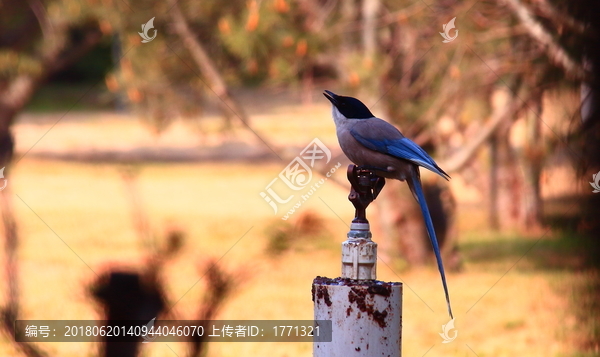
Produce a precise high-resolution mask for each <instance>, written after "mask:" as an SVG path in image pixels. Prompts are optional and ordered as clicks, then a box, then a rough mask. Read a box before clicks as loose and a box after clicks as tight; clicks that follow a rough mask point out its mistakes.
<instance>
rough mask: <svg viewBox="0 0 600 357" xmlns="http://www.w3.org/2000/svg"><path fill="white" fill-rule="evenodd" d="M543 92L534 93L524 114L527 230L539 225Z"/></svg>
mask: <svg viewBox="0 0 600 357" xmlns="http://www.w3.org/2000/svg"><path fill="white" fill-rule="evenodd" d="M542 98H543V94H542V93H539V94H538V95H536V96H535V97H534V98H533V99H532V100H531V102H530V103H529V107H530V108H531V109H532V110H533V112H531V111H528V112H527V116H526V126H527V136H526V141H525V148H524V152H523V153H522V157H521V161H522V165H523V171H524V174H525V180H524V190H523V197H522V212H523V214H522V222H521V224H522V226H523V227H524V228H526V229H528V230H534V229H536V228H539V227H540V224H541V218H542V199H541V193H540V175H541V173H542V165H543V158H544V148H543V143H542V135H541V114H542Z"/></svg>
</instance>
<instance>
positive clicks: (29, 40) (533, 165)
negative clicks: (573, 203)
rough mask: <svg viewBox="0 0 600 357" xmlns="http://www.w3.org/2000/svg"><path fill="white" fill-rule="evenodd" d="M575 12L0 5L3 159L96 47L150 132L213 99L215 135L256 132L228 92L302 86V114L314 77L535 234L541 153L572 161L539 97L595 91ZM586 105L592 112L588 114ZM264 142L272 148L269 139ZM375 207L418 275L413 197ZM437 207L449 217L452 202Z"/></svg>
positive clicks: (313, 3)
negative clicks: (394, 128)
mask: <svg viewBox="0 0 600 357" xmlns="http://www.w3.org/2000/svg"><path fill="white" fill-rule="evenodd" d="M8 4H10V6H8ZM582 4H583V5H580V6H577V5H573V4H570V3H567V2H558V1H549V0H539V1H535V2H530V1H523V0H507V1H506V2H500V1H491V2H489V1H479V2H459V1H455V0H440V1H436V2H434V3H432V4H430V5H428V4H427V3H425V2H422V1H421V2H412V1H408V0H402V1H396V0H352V1H337V0H294V1H292V0H233V1H230V2H228V3H227V6H223V4H222V3H220V2H215V1H201V2H198V1H192V0H180V1H175V0H172V1H169V2H162V1H156V0H140V1H136V2H134V3H131V4H127V3H126V2H123V1H112V0H107V1H97V0H87V1H83V2H82V1H75V0H72V1H71V0H56V1H47V2H41V1H35V0H34V1H32V2H28V3H22V2H18V1H14V0H12V1H6V2H4V3H3V5H2V6H3V9H7V11H4V12H1V13H0V16H1V17H2V19H3V21H2V22H1V24H0V30H1V31H0V34H1V36H0V45H1V46H2V47H1V49H0V69H1V71H0V139H2V140H1V141H0V142H1V143H2V145H1V146H0V150H3V154H2V157H5V159H4V162H7V159H6V158H10V157H11V156H12V154H11V150H12V146H13V144H12V139H11V137H10V133H9V127H10V124H11V123H12V122H13V121H14V116H15V114H16V113H17V112H18V111H19V110H21V109H22V108H23V106H24V104H25V103H26V102H27V100H28V98H30V97H31V95H32V93H33V92H34V91H35V90H36V89H37V88H38V87H39V85H40V83H42V82H43V80H44V79H46V78H48V76H49V75H51V74H52V73H55V72H56V71H58V70H60V69H61V68H65V67H66V66H68V65H69V64H70V63H73V60H74V59H75V58H77V57H78V56H80V55H81V54H82V53H84V52H85V51H88V50H89V49H90V48H91V47H93V46H94V44H96V43H97V42H98V41H99V40H100V38H101V37H102V35H103V34H106V35H112V36H113V37H112V38H114V39H118V42H117V41H115V43H116V44H117V45H119V46H120V47H121V51H117V52H120V54H121V55H120V56H118V58H116V59H115V68H114V70H113V71H111V73H110V74H109V75H108V76H107V77H106V85H107V87H108V89H109V90H111V91H113V92H115V93H123V94H124V95H125V96H126V98H127V100H128V102H129V104H130V105H131V107H132V108H135V109H136V110H137V111H139V112H140V113H141V114H142V117H143V118H146V119H147V120H148V121H149V122H150V123H151V124H152V127H153V128H155V129H156V130H157V131H160V130H162V129H164V128H165V127H166V126H167V125H168V124H169V123H170V121H171V120H172V119H173V118H177V117H190V116H193V117H198V115H199V114H201V113H202V109H203V106H204V105H205V104H206V102H207V101H209V100H212V101H214V103H215V104H217V105H218V108H219V109H220V111H221V112H222V113H223V116H224V118H225V121H224V123H225V124H224V128H226V129H231V128H233V127H235V126H236V125H237V126H239V127H243V128H250V129H252V130H253V131H256V130H255V129H254V128H252V126H251V125H252V123H251V121H250V117H249V115H248V114H247V113H246V112H245V110H244V108H243V107H242V106H241V105H240V104H239V103H238V101H237V100H236V99H235V97H234V96H233V95H232V94H231V91H230V90H229V87H230V86H239V85H264V84H269V85H285V86H289V87H299V88H301V89H302V91H303V92H304V93H305V96H304V98H305V99H304V101H305V102H309V100H310V90H311V88H312V87H313V83H314V80H315V79H330V80H331V79H333V80H337V81H338V82H339V83H340V85H341V86H342V87H343V88H344V89H345V91H346V92H348V93H351V94H355V95H357V96H360V97H361V98H364V99H365V98H366V99H368V100H367V103H373V104H372V105H371V106H377V105H379V104H381V105H382V106H383V107H384V108H385V111H386V112H387V115H386V119H388V120H391V121H393V122H394V123H395V124H396V125H398V126H399V127H400V128H401V130H402V131H403V133H404V134H405V135H406V136H408V137H410V138H413V139H414V140H415V141H416V142H417V143H419V144H420V145H422V146H423V147H424V148H425V149H426V150H428V151H429V152H430V153H432V154H435V156H436V157H437V158H438V161H439V163H440V166H442V167H443V168H444V169H445V170H446V171H447V172H449V173H454V172H459V171H460V172H461V173H462V174H463V175H464V176H465V177H471V178H473V180H472V181H473V182H471V183H472V184H474V185H477V186H478V188H479V189H480V190H482V191H484V192H489V197H488V198H489V205H488V210H489V212H490V215H489V216H490V223H491V225H492V226H493V227H497V228H502V229H505V228H510V229H515V228H516V229H531V228H532V227H536V226H538V225H539V224H540V217H541V199H540V185H539V182H540V174H541V171H542V168H543V167H544V160H545V157H546V156H547V155H548V151H549V149H551V148H563V149H564V150H567V149H568V148H567V147H566V144H565V140H564V138H565V135H566V132H565V131H564V130H563V129H560V124H561V123H546V122H544V121H542V113H544V110H545V109H546V108H544V105H545V101H544V98H545V95H546V93H549V92H552V91H558V90H561V89H563V88H567V89H570V90H574V89H578V88H579V86H580V85H581V84H582V83H585V84H586V85H587V87H584V90H587V92H589V93H592V94H594V95H596V96H597V93H598V86H597V84H595V83H596V82H597V79H596V80H595V81H596V82H594V79H593V78H590V77H589V73H590V71H591V70H590V69H589V68H591V67H593V63H595V62H594V60H595V59H597V57H598V56H597V52H598V50H597V49H595V48H596V47H595V46H590V45H589V44H590V43H597V36H598V35H597V30H595V29H596V28H595V27H594V25H592V23H593V21H594V19H593V18H592V17H590V15H589V12H586V11H585V10H582V9H585V8H586V6H592V7H593V4H592V2H591V1H583V2H582ZM453 17H456V22H455V24H456V27H457V28H458V30H459V31H460V36H458V37H457V38H456V39H455V40H454V41H452V42H450V43H442V40H443V38H442V37H441V36H440V35H439V32H440V30H442V25H443V24H446V23H448V22H449V21H450V20H451V19H452V18H453ZM152 18H155V22H154V24H155V26H156V29H155V30H156V31H157V33H158V36H156V38H155V39H154V40H152V41H151V42H148V43H144V44H142V43H141V39H140V37H139V35H138V32H139V31H140V25H141V24H145V23H147V22H148V20H150V19H152ZM588 29H590V30H589V31H588ZM451 31H454V30H451ZM450 35H453V34H452V33H450ZM584 64H586V65H585V66H584ZM586 68H587V69H586ZM586 88H587V89H586ZM210 98H212V99H210ZM592 104H593V103H592ZM592 104H589V103H588V105H587V106H586V108H591V109H590V110H592V109H594V108H597V105H596V106H594V105H592ZM592 112H593V110H592ZM515 122H524V123H525V127H526V130H525V139H524V140H522V141H523V142H524V143H525V144H523V145H517V144H515V142H513V140H512V139H511V138H512V137H513V135H512V134H513V133H514V128H515V126H514V123H515ZM587 123H594V121H591V120H590V121H588V122H587ZM588 125H590V126H593V125H592V124H588ZM260 137H261V138H263V139H261V140H263V141H265V142H266V143H268V144H267V145H268V146H269V147H272V148H273V150H274V151H276V152H277V153H279V151H281V150H279V149H277V148H276V147H275V146H274V145H272V144H271V143H269V139H268V135H265V133H262V134H261V135H260ZM572 156H573V157H574V158H575V159H576V160H579V161H580V159H581V158H580V157H578V155H577V154H576V153H575V154H573V153H572ZM476 158H485V159H487V163H485V161H483V162H482V160H475V159H476ZM479 177H488V180H487V182H486V181H485V180H477V179H476V178H479ZM390 187H392V186H390ZM432 187H433V186H432ZM386 191H388V192H389V191H392V190H391V189H390V188H388V190H384V194H385V193H386ZM439 192H442V190H439ZM446 196H447V197H448V199H449V200H451V195H446ZM381 197H382V198H381V202H382V205H383V206H386V207H388V210H389V212H388V213H387V214H388V217H387V218H386V217H383V221H384V222H387V223H385V224H387V225H388V227H387V228H386V229H385V231H387V232H390V233H389V237H388V238H389V239H393V240H395V241H398V240H399V241H401V242H402V243H401V244H400V245H401V246H405V247H409V246H414V245H415V244H420V245H421V247H420V248H407V249H405V250H404V253H403V254H404V255H405V256H412V257H415V258H414V259H412V258H411V259H410V261H411V263H413V264H420V263H422V262H424V261H425V260H426V255H427V250H428V249H427V248H426V247H427V245H426V243H425V242H426V240H425V236H424V234H423V233H414V234H417V235H419V236H421V237H422V238H423V239H421V240H417V242H418V243H414V242H412V243H410V244H409V242H407V241H405V240H408V239H414V234H403V235H398V234H397V233H394V232H400V229H399V225H410V224H412V225H414V227H415V229H416V227H417V225H421V223H420V222H419V220H420V217H418V215H412V214H410V212H411V211H413V210H414V209H415V207H414V206H411V202H412V201H409V202H405V204H404V205H402V204H400V202H399V200H406V199H407V196H406V195H402V194H400V195H397V194H396V192H390V195H389V196H381ZM386 200H387V202H386ZM434 201H435V200H434ZM441 204H442V206H443V207H453V205H452V204H451V202H450V201H449V202H442V201H441ZM400 207H405V209H401V208H400ZM449 214H451V213H449ZM451 215H452V216H454V214H451ZM413 216H414V217H413ZM411 217H413V218H411ZM406 227H407V226H405V228H406ZM415 229H408V230H409V231H414V232H417V230H415ZM445 231H447V232H456V229H446V230H445ZM449 234H452V233H449ZM442 240H444V241H446V242H453V241H454V240H455V239H454V238H452V237H448V239H445V238H444V239H442ZM412 249H415V251H418V252H423V253H418V254H414V251H413V252H410V251H409V250H412ZM447 251H454V250H453V249H448V250H447Z"/></svg>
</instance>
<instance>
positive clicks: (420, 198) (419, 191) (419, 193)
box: [406, 166, 454, 318]
mask: <svg viewBox="0 0 600 357" xmlns="http://www.w3.org/2000/svg"><path fill="white" fill-rule="evenodd" d="M411 171H412V173H411V177H409V178H408V179H407V180H406V182H407V183H408V187H410V190H411V191H412V193H413V195H415V198H416V199H417V202H419V206H421V213H423V219H424V220H425V226H426V227H427V233H428V234H429V240H430V241H431V245H432V246H433V252H434V253H435V259H436V260H437V265H438V270H439V271H440V275H441V277H442V284H443V285H444V292H445V293H446V303H447V304H448V313H449V314H450V318H454V316H453V315H452V307H450V296H449V295H448V285H447V284H446V274H445V273H444V264H443V263H442V256H441V254H440V247H439V246H438V241H437V238H436V236H435V230H434V229H433V222H432V221H431V215H429V208H427V202H425V195H424V194H423V188H422V187H421V177H420V174H419V168H418V167H417V166H415V167H414V169H413V170H411Z"/></svg>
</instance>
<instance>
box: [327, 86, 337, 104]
mask: <svg viewBox="0 0 600 357" xmlns="http://www.w3.org/2000/svg"><path fill="white" fill-rule="evenodd" d="M323 95H324V96H325V98H327V99H329V101H330V102H331V104H333V105H335V106H337V103H338V101H337V97H338V95H337V94H335V93H333V92H331V91H328V90H326V91H325V93H323Z"/></svg>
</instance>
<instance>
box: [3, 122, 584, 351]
mask: <svg viewBox="0 0 600 357" xmlns="http://www.w3.org/2000/svg"><path fill="white" fill-rule="evenodd" d="M328 124H329V123H328ZM328 124H327V125H328ZM71 125H76V124H71ZM113 129H115V132H118V131H119V130H118V129H116V128H113ZM315 130H316V129H315ZM54 135H56V136H57V137H60V135H62V134H61V132H60V130H58V128H57V129H56V133H54ZM65 135H66V134H65ZM304 135H305V136H306V138H310V137H314V133H313V132H310V130H309V132H308V133H305V134H304ZM328 135H329V134H328ZM32 137H33V135H32ZM329 137H330V136H329ZM307 142H308V141H307ZM286 164H287V163H284V162H282V163H277V162H274V163H269V164H259V165H252V164H249V163H201V164H168V163H164V164H157V163H153V164H142V165H138V166H137V169H138V170H139V179H138V189H139V192H140V196H141V198H142V201H143V207H144V209H145V210H146V213H147V215H148V217H149V218H150V221H151V226H152V229H153V231H154V232H155V233H156V234H157V235H159V236H160V235H162V234H163V233H164V232H165V230H166V229H167V228H168V227H172V226H177V227H180V228H181V229H183V230H184V231H185V232H186V240H185V246H184V249H183V250H182V251H181V253H180V254H179V255H178V257H177V258H176V259H175V260H174V261H172V262H171V263H169V264H168V266H167V269H166V271H165V278H166V282H167V284H168V294H169V303H170V304H175V302H177V304H176V305H175V308H174V311H175V313H176V315H177V317H178V318H181V319H188V318H193V317H194V313H195V311H196V307H197V302H198V301H199V299H200V297H201V296H202V292H203V289H204V284H203V280H201V279H200V278H201V277H202V275H203V274H204V271H205V266H204V262H205V261H206V260H207V259H208V258H211V257H213V258H216V259H221V260H220V262H221V263H222V264H223V265H224V266H225V267H227V268H228V269H231V270H235V269H240V268H242V269H244V270H245V272H246V275H247V276H248V279H247V281H246V282H245V283H244V284H242V285H241V286H240V287H239V289H238V290H237V291H236V293H235V295H234V296H233V297H232V298H231V300H229V301H228V303H227V304H226V306H225V308H224V310H223V311H222V313H221V314H220V318H222V319H249V320H250V319H255V320H260V319H278V320H284V319H311V318H312V301H311V283H312V279H313V278H314V277H315V276H317V275H322V276H329V277H336V276H338V275H339V269H340V267H339V265H340V264H339V252H338V248H337V247H338V246H339V243H341V242H342V241H343V240H344V239H345V234H346V232H347V230H348V228H347V226H346V224H347V223H348V222H350V220H351V218H352V215H353V210H352V206H351V205H350V203H349V202H348V201H347V199H346V196H347V191H346V190H345V189H343V188H342V187H340V186H338V185H337V184H335V183H333V182H327V183H326V184H325V185H324V186H323V187H321V188H320V189H319V190H318V192H317V193H316V194H315V195H313V197H311V199H310V200H309V201H307V202H306V203H305V204H304V205H303V206H302V207H301V209H300V212H299V213H297V214H301V213H302V212H307V211H309V210H312V211H313V212H316V213H317V214H318V215H320V216H322V217H323V218H324V219H325V220H326V227H327V234H326V235H325V236H326V237H329V238H323V239H329V240H330V241H329V243H328V244H322V245H315V244H314V243H307V246H306V247H299V246H297V245H296V246H295V248H294V249H292V250H291V251H289V252H287V253H285V254H284V255H283V256H281V257H279V258H277V259H270V258H269V257H268V256H267V255H266V254H265V247H266V245H267V242H268V237H267V234H266V233H265V232H266V227H267V226H269V225H270V224H272V223H273V222H275V221H277V220H278V219H280V217H281V216H282V215H281V214H278V215H274V214H273V211H272V210H271V208H270V207H269V205H267V204H266V203H265V202H264V201H263V199H262V198H261V197H260V195H259V192H261V191H263V190H264V188H265V186H266V185H267V184H268V183H269V182H270V181H271V180H272V179H273V178H274V177H275V176H276V175H277V174H278V173H279V171H280V170H281V169H282V168H283V167H284V166H285V165H286ZM121 168H122V165H119V164H108V163H99V164H89V163H76V162H60V161H43V160H38V159H34V158H28V157H26V158H24V159H23V160H22V161H20V162H19V163H18V164H17V165H16V166H15V167H14V169H13V172H12V173H11V176H10V178H9V180H10V181H9V186H10V189H11V191H12V194H13V196H12V197H13V204H14V208H15V214H16V217H17V221H18V227H19V234H20V237H21V246H20V247H19V263H20V284H21V301H22V316H21V318H23V319H95V318H98V317H99V315H98V310H97V306H95V305H94V304H93V302H92V300H91V298H90V297H89V296H88V295H87V286H88V285H89V284H90V282H91V281H92V280H93V279H94V278H95V276H96V275H95V274H100V273H101V272H103V271H104V270H105V269H107V268H108V267H114V266H121V267H128V268H138V267H141V266H142V265H143V264H144V262H145V257H146V256H147V251H146V250H144V248H143V247H142V246H141V244H140V242H139V239H138V237H137V235H136V231H135V229H134V227H133V223H132V219H131V211H130V208H131V207H130V201H129V200H128V196H127V191H126V188H125V185H124V182H123V180H122V178H121V174H120V169H121ZM335 175H336V176H337V178H338V179H340V180H341V181H344V180H345V170H339V171H338V172H336V174H335ZM459 214H460V225H461V232H462V234H461V238H460V245H461V250H462V256H463V259H464V269H463V270H462V271H461V272H459V273H456V272H451V273H449V276H448V281H449V287H450V293H451V298H452V303H453V308H454V311H455V315H456V327H457V330H458V338H457V339H456V340H455V341H454V342H452V343H449V344H442V339H441V337H440V336H439V335H438V333H439V332H441V331H442V330H441V325H442V324H445V323H447V322H448V317H447V313H446V309H445V301H444V298H443V290H442V287H441V284H440V281H439V276H438V273H437V271H436V270H434V268H424V269H413V270H409V271H400V270H396V271H392V270H390V268H389V267H388V266H387V265H385V264H382V263H381V262H380V264H379V268H378V274H379V278H380V279H381V280H386V281H402V282H404V283H405V285H404V300H403V309H404V311H403V342H402V344H403V355H404V356H423V355H424V354H426V355H427V356H476V355H477V356H479V357H484V356H571V355H576V353H577V347H576V344H575V342H576V341H577V335H578V334H579V333H581V330H580V328H581V326H577V320H576V318H575V312H574V310H573V304H574V301H576V300H573V299H574V297H573V294H574V290H573V289H574V287H575V286H576V284H580V285H585V282H586V279H587V277H586V275H585V274H586V273H584V272H581V270H580V269H572V268H569V267H572V266H573V264H571V263H572V262H570V261H566V262H562V261H561V260H559V261H558V262H557V263H556V264H555V266H552V268H545V267H547V266H545V265H544V264H541V263H540V262H543V261H545V260H546V259H553V258H554V257H555V256H559V255H560V254H559V253H560V252H561V251H562V250H563V249H564V247H563V246H561V245H560V244H558V243H556V244H554V243H553V242H562V241H560V240H559V239H560V238H561V236H560V235H558V234H557V233H555V232H552V231H550V232H548V234H546V235H545V236H544V237H543V238H542V239H541V241H540V242H538V243H537V244H536V245H535V246H533V248H531V246H532V245H534V244H535V243H536V241H537V240H538V238H539V237H540V235H536V236H533V237H523V236H519V235H511V234H507V235H500V234H492V233H489V232H486V231H484V230H481V228H482V227H483V226H484V219H485V216H484V215H483V213H482V206H473V205H469V206H467V205H463V206H461V209H460V212H459ZM338 216H339V217H338ZM340 218H341V219H340ZM374 239H375V240H377V237H375V238H374ZM530 248H531V250H529V249H530ZM526 253H527V254H526ZM566 253H568V254H571V255H570V256H573V254H572V253H571V252H569V251H566ZM2 259H4V258H3V257H2ZM575 259H576V258H575ZM574 264H575V266H576V263H574ZM389 266H391V267H394V266H398V264H393V262H392V264H389ZM565 266H566V268H565ZM199 280H200V281H199ZM3 288H4V289H5V286H3ZM3 291H5V290H3ZM2 299H4V294H3V295H2ZM41 347H42V348H43V349H45V350H47V351H49V352H50V355H51V356H59V355H60V356H89V355H93V353H94V352H95V351H94V348H95V347H94V346H91V345H90V344H79V343H60V344H59V343H47V344H42V345H41ZM184 347H185V346H184V345H183V344H179V343H169V344H168V346H166V345H165V344H162V343H152V344H148V345H144V346H143V349H144V354H145V355H146V356H175V354H174V352H175V353H176V354H177V355H179V356H184V355H185V351H184ZM171 349H172V350H171ZM0 355H7V356H8V355H16V352H15V350H14V349H13V347H12V345H11V344H10V343H8V342H7V341H6V340H5V337H2V340H0ZM209 355H210V356H288V357H292V356H310V355H312V346H311V345H310V344H296V343H247V344H246V343H230V344H218V343H214V344H212V345H210V347H209Z"/></svg>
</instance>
